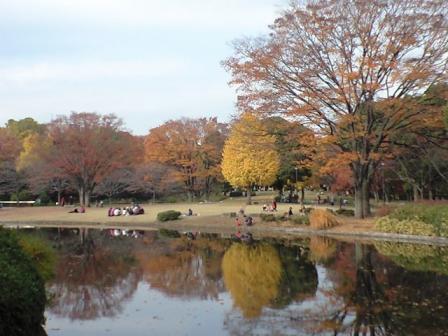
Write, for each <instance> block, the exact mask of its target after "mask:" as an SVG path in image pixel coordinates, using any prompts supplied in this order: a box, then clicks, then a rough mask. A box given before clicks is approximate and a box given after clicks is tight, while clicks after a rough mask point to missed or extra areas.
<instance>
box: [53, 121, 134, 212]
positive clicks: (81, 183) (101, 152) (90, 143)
mask: <svg viewBox="0 0 448 336" xmlns="http://www.w3.org/2000/svg"><path fill="white" fill-rule="evenodd" d="M48 132H49V137H50V139H51V142H52V145H51V147H50V150H49V153H48V156H49V157H48V161H49V162H50V164H51V166H52V167H53V169H55V170H58V171H60V172H62V173H63V174H64V175H65V176H68V177H69V179H70V180H71V182H72V183H73V185H74V186H75V187H76V189H77V190H78V192H79V201H80V204H81V205H83V206H89V205H90V196H91V194H92V191H93V190H94V188H95V186H96V185H97V184H98V183H99V182H101V181H102V180H103V179H104V178H105V177H106V176H107V175H109V174H111V173H112V172H113V171H114V170H116V169H119V168H121V167H125V166H128V165H130V164H132V163H133V162H135V161H136V160H137V159H138V155H139V147H138V146H136V142H135V139H134V138H133V137H132V135H131V134H129V133H127V132H125V131H124V130H123V128H122V121H121V120H120V119H118V118H117V117H116V116H114V115H112V114H110V115H98V114H96V113H75V112H73V113H72V114H71V115H70V116H61V117H58V118H57V119H55V120H53V121H52V122H51V123H50V124H49V126H48Z"/></svg>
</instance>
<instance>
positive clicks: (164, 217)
mask: <svg viewBox="0 0 448 336" xmlns="http://www.w3.org/2000/svg"><path fill="white" fill-rule="evenodd" d="M181 214H182V213H181V212H180V211H175V210H168V211H163V212H159V213H158V214H157V219H158V220H159V221H161V222H167V221H171V220H176V219H178V218H179V217H180V215H181Z"/></svg>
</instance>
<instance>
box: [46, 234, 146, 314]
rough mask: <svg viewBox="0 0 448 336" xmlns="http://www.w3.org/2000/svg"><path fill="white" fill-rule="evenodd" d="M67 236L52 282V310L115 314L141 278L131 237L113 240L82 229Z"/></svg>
mask: <svg viewBox="0 0 448 336" xmlns="http://www.w3.org/2000/svg"><path fill="white" fill-rule="evenodd" d="M79 237H80V238H81V239H79V238H76V237H73V235H69V236H65V237H64V238H63V240H62V241H61V246H62V247H61V257H60V258H59V261H58V265H57V268H56V272H55V278H54V280H53V281H52V282H51V283H50V285H49V286H48V290H49V292H50V294H51V295H52V305H51V307H50V311H51V312H52V313H53V314H57V315H61V316H64V317H69V318H71V319H95V318H98V317H102V316H115V315H116V314H118V313H119V312H120V311H121V310H122V303H123V301H125V300H126V299H128V298H130V297H131V296H132V294H133V293H134V292H135V290H136V289H137V285H138V283H139V281H140V279H141V275H142V273H141V270H140V269H139V267H138V265H137V264H136V263H135V260H134V259H133V256H132V250H131V245H130V244H129V243H128V241H129V239H127V238H123V239H119V240H117V239H115V240H113V241H111V240H110V238H109V237H106V236H105V235H104V234H101V233H100V232H88V231H86V230H80V234H79Z"/></svg>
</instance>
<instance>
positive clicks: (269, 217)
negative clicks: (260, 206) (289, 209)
mask: <svg viewBox="0 0 448 336" xmlns="http://www.w3.org/2000/svg"><path fill="white" fill-rule="evenodd" d="M260 218H261V220H263V221H265V222H275V221H276V220H277V219H276V217H275V215H274V214H265V213H262V214H260Z"/></svg>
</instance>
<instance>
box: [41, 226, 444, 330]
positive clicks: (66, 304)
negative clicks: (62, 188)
mask: <svg viewBox="0 0 448 336" xmlns="http://www.w3.org/2000/svg"><path fill="white" fill-rule="evenodd" d="M35 234H36V235H40V236H44V237H45V238H46V239H49V241H50V242H51V244H52V245H53V246H54V247H55V248H56V250H57V253H58V254H59V259H58V261H57V265H56V268H55V276H54V278H53V279H52V280H51V281H50V282H48V283H47V291H48V293H49V294H50V296H51V303H50V304H49V305H48V307H47V310H46V314H45V315H46V318H47V322H46V331H47V333H48V335H51V336H53V335H54V336H74V335H108V336H112V335H129V336H133V335H448V308H447V306H448V248H443V247H433V246H422V245H411V244H396V243H385V242H377V243H375V244H372V245H363V244H360V243H357V244H350V243H340V242H336V241H333V240H329V239H324V238H320V237H312V238H304V239H297V240H286V239H263V240H256V241H255V242H253V243H250V244H248V243H241V242H236V241H233V240H232V239H228V238H223V237H221V236H220V235H198V237H197V238H196V239H188V238H187V237H185V236H183V235H181V237H172V236H173V235H172V234H170V233H169V232H168V233H167V232H162V233H160V232H159V233H157V232H140V233H134V234H131V233H128V234H127V235H121V234H120V235H118V236H116V235H117V234H119V232H118V231H117V232H113V231H106V230H105V231H97V230H88V231H81V232H80V231H79V230H57V229H49V230H39V231H38V232H36V233H35ZM190 238H191V237H190Z"/></svg>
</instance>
